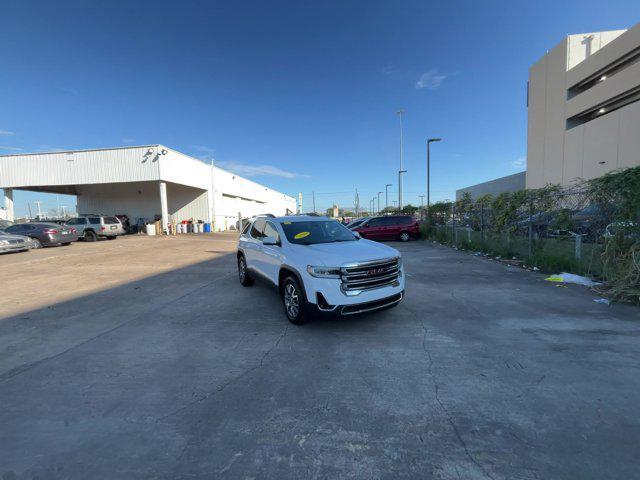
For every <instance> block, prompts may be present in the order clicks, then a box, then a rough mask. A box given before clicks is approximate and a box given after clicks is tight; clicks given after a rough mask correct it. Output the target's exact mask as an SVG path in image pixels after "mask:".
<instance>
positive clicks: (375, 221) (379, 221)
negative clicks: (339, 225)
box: [365, 218, 383, 227]
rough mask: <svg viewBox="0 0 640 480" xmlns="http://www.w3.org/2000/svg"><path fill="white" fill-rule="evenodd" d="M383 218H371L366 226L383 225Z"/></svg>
mask: <svg viewBox="0 0 640 480" xmlns="http://www.w3.org/2000/svg"><path fill="white" fill-rule="evenodd" d="M382 220H383V219H382V218H374V219H372V220H369V223H367V224H366V225H365V226H366V227H379V226H380V225H382Z"/></svg>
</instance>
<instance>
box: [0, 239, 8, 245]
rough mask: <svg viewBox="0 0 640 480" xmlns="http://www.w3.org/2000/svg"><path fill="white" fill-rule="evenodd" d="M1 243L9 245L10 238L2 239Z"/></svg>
mask: <svg viewBox="0 0 640 480" xmlns="http://www.w3.org/2000/svg"><path fill="white" fill-rule="evenodd" d="M0 245H9V241H8V240H0Z"/></svg>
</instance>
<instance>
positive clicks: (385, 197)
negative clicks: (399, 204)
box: [384, 183, 391, 208]
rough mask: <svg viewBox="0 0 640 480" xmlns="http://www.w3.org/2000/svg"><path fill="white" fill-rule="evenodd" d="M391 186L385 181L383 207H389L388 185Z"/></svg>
mask: <svg viewBox="0 0 640 480" xmlns="http://www.w3.org/2000/svg"><path fill="white" fill-rule="evenodd" d="M390 186H391V184H390V183H387V184H386V185H385V186H384V208H389V187H390Z"/></svg>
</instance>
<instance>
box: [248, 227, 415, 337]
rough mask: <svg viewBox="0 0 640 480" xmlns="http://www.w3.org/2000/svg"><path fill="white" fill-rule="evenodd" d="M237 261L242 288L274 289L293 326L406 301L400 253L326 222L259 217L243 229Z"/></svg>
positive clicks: (387, 306) (382, 307)
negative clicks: (259, 281)
mask: <svg viewBox="0 0 640 480" xmlns="http://www.w3.org/2000/svg"><path fill="white" fill-rule="evenodd" d="M237 255H238V277H239V279H240V283H241V284H242V285H244V286H245V287H249V286H251V285H253V282H254V279H255V278H256V277H262V278H264V279H266V280H267V281H268V282H270V283H273V284H274V285H276V286H277V287H278V291H279V292H280V295H281V297H282V301H283V303H284V308H285V313H286V315H287V318H288V319H289V321H291V322H292V323H294V324H296V325H301V324H303V323H305V321H306V320H308V319H309V318H310V317H312V316H314V315H317V314H329V315H341V316H346V315H355V314H359V313H365V312H371V311H374V310H381V309H384V308H389V307H393V306H396V305H398V303H400V301H401V300H402V298H403V296H404V270H403V266H402V258H401V256H400V252H398V251H397V250H396V249H394V248H391V247H389V246H387V245H384V244H382V243H377V242H373V241H371V240H366V239H363V238H360V237H359V235H358V234H357V233H356V232H352V231H350V230H349V229H348V228H346V227H345V226H344V225H342V224H340V223H339V222H337V221H335V220H331V219H329V218H326V217H312V216H290V217H276V218H269V217H257V218H255V219H254V220H253V221H251V222H249V223H247V224H246V225H245V226H244V228H243V230H242V233H241V235H240V238H239V240H238V254H237Z"/></svg>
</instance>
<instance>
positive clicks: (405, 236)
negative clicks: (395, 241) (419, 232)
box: [399, 232, 411, 242]
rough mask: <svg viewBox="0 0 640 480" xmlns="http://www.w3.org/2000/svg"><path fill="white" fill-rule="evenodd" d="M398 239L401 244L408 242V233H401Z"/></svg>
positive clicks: (409, 237) (409, 236) (409, 238)
mask: <svg viewBox="0 0 640 480" xmlns="http://www.w3.org/2000/svg"><path fill="white" fill-rule="evenodd" d="M399 238H400V241H401V242H408V241H409V240H411V235H409V232H402V233H401V234H400V237H399Z"/></svg>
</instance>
